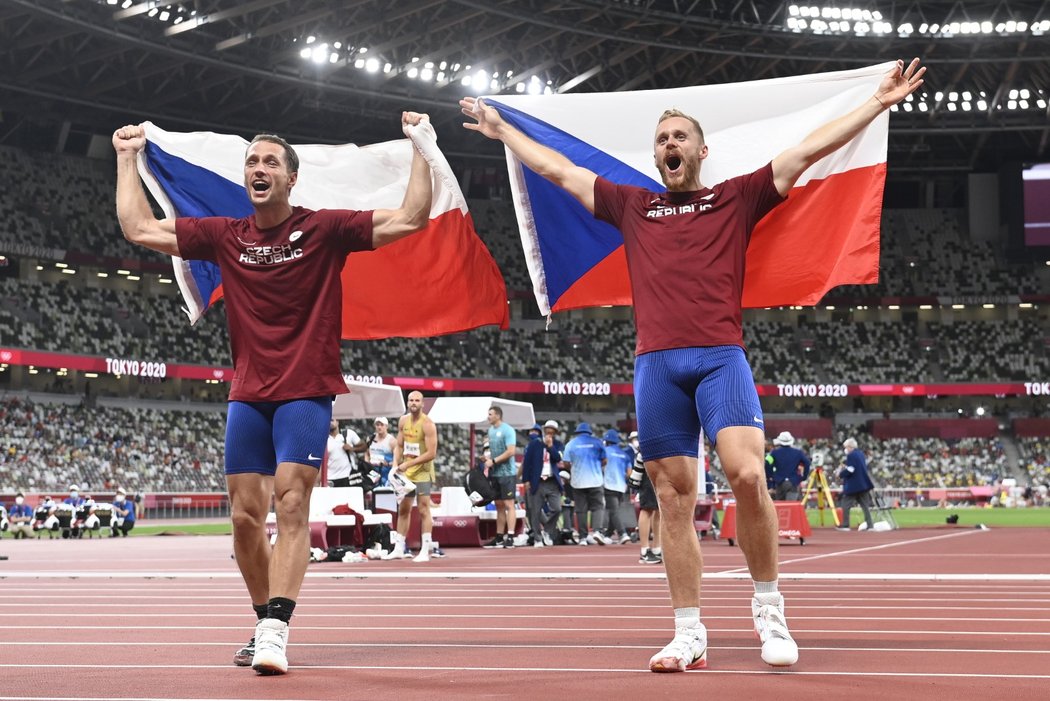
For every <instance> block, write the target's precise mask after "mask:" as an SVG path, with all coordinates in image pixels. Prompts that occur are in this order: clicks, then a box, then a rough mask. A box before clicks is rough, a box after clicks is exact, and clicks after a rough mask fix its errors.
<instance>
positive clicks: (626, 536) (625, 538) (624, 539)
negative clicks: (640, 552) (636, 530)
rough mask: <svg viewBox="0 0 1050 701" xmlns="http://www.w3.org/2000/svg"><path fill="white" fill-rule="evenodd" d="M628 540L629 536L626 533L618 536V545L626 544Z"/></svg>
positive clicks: (629, 539) (629, 540)
mask: <svg viewBox="0 0 1050 701" xmlns="http://www.w3.org/2000/svg"><path fill="white" fill-rule="evenodd" d="M630 542H631V536H629V535H627V534H626V533H624V534H623V535H621V536H620V545H627V544H628V543H630Z"/></svg>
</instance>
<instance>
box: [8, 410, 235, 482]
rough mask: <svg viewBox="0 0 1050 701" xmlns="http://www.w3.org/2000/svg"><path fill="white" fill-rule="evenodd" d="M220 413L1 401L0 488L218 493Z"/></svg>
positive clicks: (222, 419) (220, 477) (221, 438)
mask: <svg viewBox="0 0 1050 701" xmlns="http://www.w3.org/2000/svg"><path fill="white" fill-rule="evenodd" d="M224 427H225V417H224V416H223V415H222V414H221V413H219V412H194V411H179V410H171V411H161V410H157V409H146V408H136V409H134V410H131V409H123V408H116V407H105V406H98V407H94V408H88V407H85V406H83V405H81V404H65V403H38V402H34V401H32V400H30V399H26V398H17V397H8V398H5V399H3V400H0V451H2V455H0V491H6V492H14V491H16V490H24V491H36V492H60V491H62V490H63V489H65V488H66V486H67V485H69V484H71V483H77V484H79V485H80V486H81V488H82V489H83V491H84V492H85V493H90V492H91V491H113V490H114V489H116V488H117V487H119V486H122V485H126V486H127V488H129V489H133V490H135V491H137V492H146V491H152V492H170V491H205V492H210V491H223V490H224V489H225V480H224V479H223V471H222V456H223V445H224Z"/></svg>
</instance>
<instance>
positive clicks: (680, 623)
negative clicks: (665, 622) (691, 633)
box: [674, 606, 700, 628]
mask: <svg viewBox="0 0 1050 701" xmlns="http://www.w3.org/2000/svg"><path fill="white" fill-rule="evenodd" d="M674 624H675V627H676V628H695V627H696V626H698V625H700V607H699V606H689V607H685V608H680V609H675V610H674Z"/></svg>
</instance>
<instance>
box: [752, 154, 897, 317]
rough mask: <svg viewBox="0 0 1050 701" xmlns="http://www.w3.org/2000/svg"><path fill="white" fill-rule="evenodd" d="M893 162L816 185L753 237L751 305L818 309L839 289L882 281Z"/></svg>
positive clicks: (791, 199)
mask: <svg viewBox="0 0 1050 701" xmlns="http://www.w3.org/2000/svg"><path fill="white" fill-rule="evenodd" d="M885 184H886V164H885V163H880V164H878V165H874V166H869V167H865V168H856V169H854V170H850V171H846V172H845V173H836V174H835V175H831V176H829V177H827V178H825V179H824V180H811V181H809V182H808V183H806V184H805V185H804V186H802V187H797V188H794V189H793V190H792V191H791V192H790V193H789V194H788V200H787V202H784V203H783V204H781V205H780V206H779V207H777V208H776V209H774V210H773V211H772V212H770V213H769V214H768V215H767V216H766V217H765V218H764V219H763V220H762V221H761V222H759V224H758V226H757V227H755V231H754V233H753V234H752V235H751V245H750V246H748V249H747V272H746V277H745V278H744V279H745V280H746V282H745V284H744V306H745V307H776V306H781V305H786V304H802V305H807V304H816V303H817V302H819V301H820V298H821V297H823V296H824V294H825V293H826V292H827V291H828V290H830V289H831V288H833V287H837V286H838V285H864V284H872V283H875V282H878V281H879V224H880V222H881V217H882V193H883V189H884V187H885Z"/></svg>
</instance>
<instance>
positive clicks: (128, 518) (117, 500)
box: [110, 489, 135, 536]
mask: <svg viewBox="0 0 1050 701" xmlns="http://www.w3.org/2000/svg"><path fill="white" fill-rule="evenodd" d="M110 527H111V528H112V529H113V535H114V536H116V535H118V534H119V535H122V536H126V535H127V534H128V531H130V530H131V529H132V528H134V527H135V502H134V501H133V500H131V499H129V498H128V495H127V494H126V493H125V492H124V490H123V489H118V490H117V496H115V497H114V498H113V521H112V523H111V525H110Z"/></svg>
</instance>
